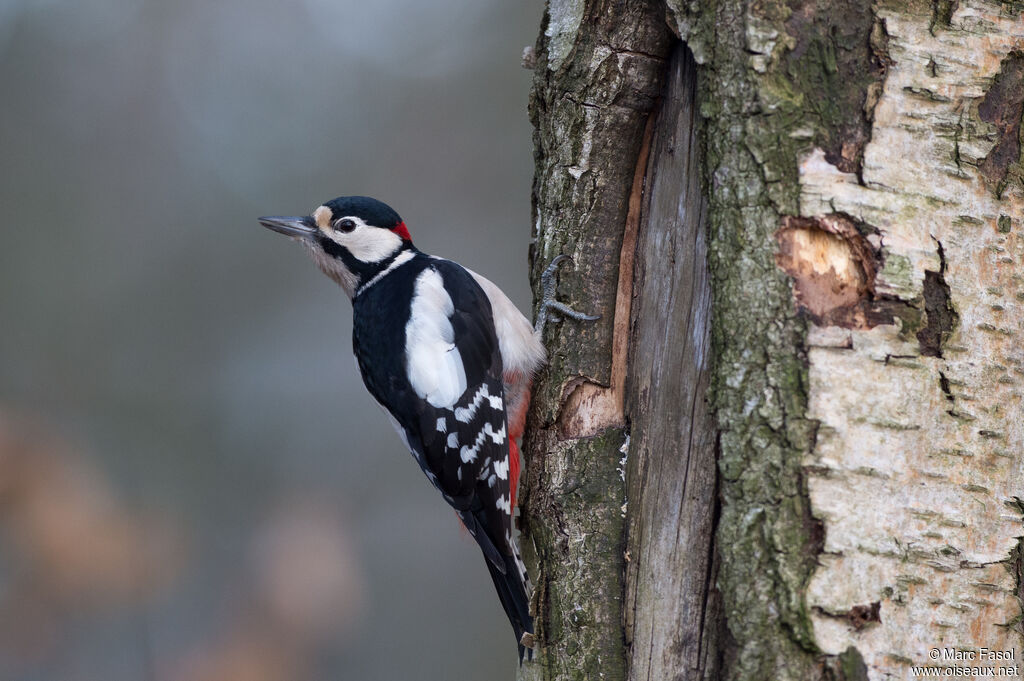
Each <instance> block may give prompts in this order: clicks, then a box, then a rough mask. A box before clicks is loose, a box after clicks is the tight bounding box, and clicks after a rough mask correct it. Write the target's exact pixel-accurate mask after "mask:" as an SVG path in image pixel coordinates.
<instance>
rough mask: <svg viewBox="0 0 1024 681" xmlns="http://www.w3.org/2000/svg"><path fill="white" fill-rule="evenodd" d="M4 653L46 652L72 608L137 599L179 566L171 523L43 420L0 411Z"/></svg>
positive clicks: (0, 640) (30, 655)
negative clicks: (144, 509) (123, 492)
mask: <svg viewBox="0 0 1024 681" xmlns="http://www.w3.org/2000/svg"><path fill="white" fill-rule="evenodd" d="M0 557H2V559H3V560H2V562H0V565H2V566H3V573H2V574H3V575H4V577H5V578H6V579H5V582H6V583H3V584H0V586H2V588H0V651H3V652H4V653H5V654H7V655H8V656H11V657H15V658H22V659H24V660H25V661H30V660H32V659H38V658H39V657H41V656H45V655H46V654H48V653H49V652H50V649H51V647H52V646H53V645H54V644H55V640H56V637H57V634H58V633H59V630H60V622H61V620H62V618H63V617H64V616H65V615H66V614H67V613H68V612H69V611H71V610H74V611H75V612H83V611H85V612H95V611H100V610H108V609H112V608H123V607H130V606H134V605H138V604H139V603H140V602H143V601H145V600H147V599H150V598H152V597H153V596H154V595H156V594H157V593H158V592H159V591H160V590H162V589H164V588H165V587H167V585H168V584H169V583H170V581H171V580H172V578H173V577H174V576H175V575H176V574H177V573H178V571H179V569H180V567H181V566H182V564H183V558H184V556H183V544H182V542H181V541H180V539H179V535H178V533H176V532H175V531H174V530H173V529H172V527H171V525H170V524H169V523H168V522H166V521H164V520H160V519H157V518H152V517H142V516H140V515H139V514H137V513H135V512H134V511H133V510H132V509H129V508H127V507H126V506H125V505H124V504H123V503H121V502H120V501H119V500H118V499H117V498H116V497H115V495H114V494H113V492H112V490H111V489H110V487H109V485H107V484H106V482H105V481H104V479H103V478H102V477H101V476H100V474H99V472H98V471H97V470H96V469H95V468H94V467H93V466H92V465H91V463H90V461H89V460H88V458H86V457H85V456H83V455H82V453H81V452H80V451H78V450H76V449H74V448H73V447H71V446H69V445H68V444H67V443H65V442H63V441H62V440H61V439H59V438H57V437H55V436H54V435H52V434H50V433H49V432H47V430H46V429H45V428H44V427H43V426H42V425H41V424H38V423H34V424H31V423H28V422H26V420H25V419H20V418H18V417H16V416H14V415H13V414H10V413H0Z"/></svg>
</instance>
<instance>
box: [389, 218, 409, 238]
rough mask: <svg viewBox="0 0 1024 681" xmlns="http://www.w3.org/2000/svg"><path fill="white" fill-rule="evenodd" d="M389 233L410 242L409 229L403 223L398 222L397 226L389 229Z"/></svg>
mask: <svg viewBox="0 0 1024 681" xmlns="http://www.w3.org/2000/svg"><path fill="white" fill-rule="evenodd" d="M391 231H392V232H394V233H395V234H397V235H398V236H400V237H402V238H403V239H405V240H406V241H412V237H411V236H409V228H408V227H406V226H405V223H404V222H399V223H398V224H397V225H395V226H394V227H392V228H391Z"/></svg>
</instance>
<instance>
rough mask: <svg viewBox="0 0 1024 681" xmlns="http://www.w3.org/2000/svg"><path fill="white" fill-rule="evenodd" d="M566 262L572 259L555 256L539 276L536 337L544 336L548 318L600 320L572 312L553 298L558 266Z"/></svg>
mask: <svg viewBox="0 0 1024 681" xmlns="http://www.w3.org/2000/svg"><path fill="white" fill-rule="evenodd" d="M566 260H568V261H569V262H572V258H570V257H569V256H567V255H565V254H562V255H558V256H556V257H555V259H554V260H552V261H551V263H550V264H549V265H548V266H547V267H546V268H545V269H544V272H543V273H541V275H540V288H541V296H542V297H541V301H540V309H539V310H537V325H536V327H535V328H534V332H535V333H536V334H537V335H538V336H542V335H543V334H544V326H545V325H546V324H547V322H548V318H549V316H550V318H551V320H552V321H559V320H560V319H561V317H559V315H562V316H565V317H569V318H570V319H577V320H580V321H587V322H592V321H594V320H596V319H600V318H601V315H591V314H584V313H583V312H579V311H577V310H574V309H572V308H571V307H569V306H568V305H566V304H565V303H563V302H561V301H559V300H558V299H557V298H556V297H555V295H556V292H555V289H556V288H557V286H558V282H557V281H556V278H555V277H556V275H557V274H558V266H559V265H560V264H562V263H563V262H565V261H566ZM553 313H557V314H553Z"/></svg>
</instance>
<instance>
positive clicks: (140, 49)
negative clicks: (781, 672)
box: [0, 0, 542, 681]
mask: <svg viewBox="0 0 1024 681" xmlns="http://www.w3.org/2000/svg"><path fill="white" fill-rule="evenodd" d="M541 12H542V3H541V2H540V0H528V1H527V0H512V1H510V0H441V1H440V2H431V3H424V2H419V1H418V0H386V1H377V2H355V1H352V0H337V1H333V0H303V1H301V2H292V3H284V2H280V3H272V2H267V1H266V0H257V1H256V2H251V1H243V0H219V1H217V2H208V1H206V0H203V1H200V0H184V1H181V2H158V1H157V0H0V166H2V172H0V210H2V216H3V217H2V219H3V239H2V241H0V678H3V679H18V680H21V679H24V680H40V681H42V680H47V681H48V680H61V681H74V680H79V679H81V680H87V679H103V680H104V681H118V680H121V679H125V680H128V679H131V680H136V679H142V680H148V679H157V680H160V681H163V680H167V681H205V680H206V679H209V680H211V681H213V680H214V679H217V680H218V681H275V680H278V679H281V680H284V679H289V680H290V681H303V680H305V679H310V680H314V679H360V680H367V681H368V680H373V679H381V680H387V681H394V680H396V679H403V680H404V679H482V680H484V679H486V680H491V679H500V678H512V677H513V675H514V670H515V664H516V662H515V660H516V649H515V642H514V640H513V635H512V631H511V628H510V627H509V625H508V622H507V620H506V619H505V617H504V615H503V613H502V611H501V607H500V605H499V603H498V599H497V597H496V596H495V594H494V592H493V588H492V586H491V584H490V580H489V578H488V576H487V573H486V569H485V566H484V564H483V559H482V558H481V556H480V554H479V551H478V549H477V548H476V547H475V545H474V544H473V543H472V541H471V540H470V539H469V538H468V537H467V535H466V534H465V533H464V532H463V531H462V530H461V529H460V527H459V526H458V524H457V522H456V519H455V517H454V515H453V513H452V512H451V511H450V510H448V509H447V507H446V506H445V504H444V503H443V502H442V501H441V499H440V498H439V497H438V496H437V495H436V493H435V492H434V490H433V489H432V488H431V487H430V485H429V484H428V483H427V482H426V480H425V479H423V477H422V473H421V472H420V471H419V469H418V467H417V466H416V465H415V464H414V463H413V461H412V459H411V458H410V456H409V454H408V453H407V452H405V451H403V449H402V447H401V445H400V444H399V442H398V439H397V437H396V436H395V434H394V432H393V431H392V430H391V427H390V426H389V425H388V423H387V421H386V419H385V417H384V415H383V414H382V413H381V411H380V410H379V409H378V408H377V407H376V406H375V405H373V403H372V402H371V400H370V398H369V397H368V396H367V395H366V394H365V392H364V390H363V387H362V384H361V381H360V379H359V378H358V375H357V373H356V368H355V365H354V362H353V361H352V359H351V340H350V332H351V327H350V305H349V303H348V301H347V299H346V298H345V297H344V295H343V294H342V292H341V291H340V290H339V289H337V288H336V287H335V286H334V285H333V284H332V283H331V282H330V281H329V280H328V279H327V278H326V277H324V276H323V275H322V274H320V273H319V272H318V271H317V270H316V269H315V268H314V266H313V265H312V264H311V263H310V262H308V261H307V259H306V257H305V255H304V253H302V251H301V249H300V248H299V247H298V246H297V245H295V244H293V243H291V242H289V241H288V240H286V239H284V238H282V237H280V236H278V235H275V234H272V233H270V232H269V231H267V230H265V229H263V228H262V227H260V226H259V225H258V224H257V223H256V217H257V216H259V215H266V214H297V213H307V212H309V211H310V210H312V209H313V208H314V207H316V206H317V205H319V204H320V203H322V202H323V201H325V200H327V199H330V198H333V197H334V196H337V195H340V194H368V195H371V196H375V197H377V198H380V199H382V200H384V201H386V202H387V203H389V204H391V205H392V206H393V207H394V208H396V209H397V210H398V212H399V213H400V214H401V215H402V216H403V218H404V219H405V221H406V223H407V224H408V225H409V229H410V231H411V232H412V235H413V239H414V241H415V242H416V244H417V246H419V247H420V248H421V249H423V250H425V251H427V252H430V253H435V254H439V255H444V256H446V257H450V258H452V259H454V260H457V261H459V262H461V263H463V264H465V265H467V266H470V267H472V268H473V269H475V270H477V271H480V272H482V273H486V275H487V276H488V277H490V278H491V279H493V280H494V281H495V282H497V283H498V284H499V285H501V286H502V287H503V288H505V290H506V291H508V292H509V294H510V295H511V297H512V298H513V300H515V301H516V302H517V303H519V304H520V306H521V307H522V309H524V310H528V307H529V290H528V286H527V280H526V251H527V242H528V239H529V234H530V225H529V185H530V179H531V173H532V156H531V153H532V152H531V139H530V129H529V122H528V120H527V113H526V101H527V94H528V90H529V84H530V78H531V74H530V73H529V72H528V71H525V70H523V69H522V68H521V67H520V55H521V52H522V48H523V46H525V45H528V44H529V45H532V44H533V42H534V39H535V36H536V32H537V30H538V26H539V22H540V18H541Z"/></svg>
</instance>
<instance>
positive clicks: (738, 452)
mask: <svg viewBox="0 0 1024 681" xmlns="http://www.w3.org/2000/svg"><path fill="white" fill-rule="evenodd" d="M670 7H672V9H673V17H672V19H673V21H674V23H675V26H676V27H677V29H678V30H679V31H680V33H681V35H682V37H683V38H684V39H686V40H689V41H691V42H692V43H695V44H697V45H700V46H701V49H698V50H695V53H696V54H697V55H698V59H700V60H701V61H702V62H703V63H704V64H705V68H704V70H703V71H702V85H701V90H700V95H699V98H700V101H701V108H702V114H703V115H704V116H705V118H706V128H705V131H706V132H705V137H704V140H705V143H704V144H705V160H706V165H705V168H706V170H705V172H706V182H707V186H708V196H709V198H710V211H709V215H710V238H709V251H710V252H709V260H710V269H711V274H712V281H713V285H712V290H713V296H714V304H713V322H712V324H713V326H712V338H713V340H712V342H713V349H714V356H715V360H716V366H715V372H714V382H713V386H712V390H713V396H714V397H713V404H714V407H715V410H716V414H717V417H718V422H719V429H720V440H719V446H720V455H719V469H720V472H721V476H722V480H721V497H722V499H721V501H722V511H721V517H720V520H719V530H718V537H717V540H718V551H719V554H720V556H721V563H720V565H721V568H720V573H719V587H720V589H721V591H722V597H723V602H724V606H725V610H726V621H727V625H728V628H729V630H730V632H731V634H732V638H733V639H734V640H735V645H736V651H735V654H734V655H731V656H730V657H731V658H732V659H731V660H727V661H726V677H727V678H731V679H764V678H773V679H801V680H803V679H815V678H819V679H824V678H835V676H836V674H837V669H838V668H839V667H841V665H839V664H838V661H837V660H835V659H833V658H828V657H827V656H825V655H822V654H821V653H820V651H819V650H818V649H817V647H816V645H815V642H814V637H813V630H812V627H811V623H810V619H809V615H808V612H807V607H806V604H805V602H804V592H805V589H806V585H807V582H808V580H809V579H810V576H811V573H812V571H813V570H814V568H815V565H816V558H817V554H818V552H819V551H820V548H821V543H822V540H823V536H822V529H821V525H820V523H818V522H817V521H815V520H814V518H812V517H811V514H810V506H809V500H808V497H807V492H806V489H805V488H804V483H803V475H802V461H803V459H804V457H805V455H806V453H807V452H809V451H810V449H811V448H812V447H813V441H814V434H815V430H816V424H815V423H814V422H811V421H808V420H807V418H806V416H805V414H806V411H807V370H806V366H807V362H806V356H805V350H804V347H805V336H806V326H805V322H804V320H803V319H802V318H801V317H800V316H799V315H798V314H797V312H796V310H795V309H794V305H793V294H792V291H791V288H790V282H789V280H788V278H787V277H786V276H785V274H784V273H783V272H781V271H780V270H779V269H778V268H777V266H776V264H775V260H774V256H775V248H776V246H775V241H774V239H773V234H774V233H775V230H776V229H777V228H778V226H779V223H780V218H781V216H782V215H783V214H793V215H797V214H799V183H798V174H797V163H798V161H799V158H800V156H801V155H802V154H804V153H806V152H807V151H809V150H810V149H811V148H813V147H820V148H823V149H824V150H825V151H826V157H827V158H828V160H830V162H832V163H833V164H835V165H837V166H839V167H840V168H841V169H843V170H846V171H848V172H857V171H858V170H859V166H860V162H861V154H862V150H863V146H864V144H865V143H866V142H867V140H868V136H869V131H870V114H871V109H872V107H873V103H874V102H873V99H874V98H875V97H876V96H877V88H878V87H879V82H880V79H881V77H882V76H883V74H884V61H885V57H884V43H885V34H884V27H882V26H881V25H880V24H877V23H876V22H875V18H874V16H873V15H872V13H871V10H870V4H869V3H840V4H835V3H827V2H824V1H823V0H820V1H819V0H790V1H789V2H783V1H775V2H772V1H767V0H766V1H761V2H743V1H740V0H719V1H718V2H715V3H710V6H708V5H703V6H702V5H698V4H696V3H690V2H674V3H673V2H671V0H670Z"/></svg>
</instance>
